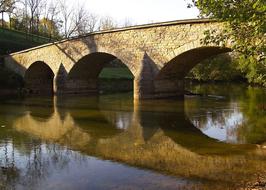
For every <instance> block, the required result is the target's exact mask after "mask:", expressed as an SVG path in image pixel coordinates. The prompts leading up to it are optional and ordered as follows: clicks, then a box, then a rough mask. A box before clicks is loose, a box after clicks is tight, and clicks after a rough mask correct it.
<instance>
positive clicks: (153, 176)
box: [0, 84, 266, 190]
mask: <svg viewBox="0 0 266 190" xmlns="http://www.w3.org/2000/svg"><path fill="white" fill-rule="evenodd" d="M187 89H188V90H190V91H192V92H193V93H197V94H201V95H200V96H186V97H185V100H184V101H183V100H176V99H170V100H145V101H141V102H137V101H133V98H132V95H131V94H130V93H129V94H117V95H101V96H98V97H71V96H69V97H50V98H49V97H35V98H12V99H11V98H5V99H4V98H2V99H1V100H0V189H23V190H24V189H25V190H30V189H34V190H35V189H38V190H39V189H40V190H42V189H43V190H46V189H50V190H51V189H54V190H61V189H64V190H67V189H79V190H83V189H84V190H85V189H100V190H101V189H145V190H146V189H151V190H153V189H160V190H161V189H167V190H168V189H170V190H171V189H207V190H208V189H210V190H211V189H238V188H241V187H244V186H245V185H247V183H248V182H250V181H253V180H256V179H258V178H259V177H265V176H266V90H265V89H263V88H259V87H247V86H245V85H233V84H229V85H221V84H220V85H214V84H213V85H211V84H208V85H189V86H188V87H187Z"/></svg>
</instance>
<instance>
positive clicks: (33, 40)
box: [0, 28, 50, 55]
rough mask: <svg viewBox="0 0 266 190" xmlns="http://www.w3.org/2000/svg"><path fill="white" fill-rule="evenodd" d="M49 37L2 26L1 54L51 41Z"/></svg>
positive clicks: (0, 34)
mask: <svg viewBox="0 0 266 190" xmlns="http://www.w3.org/2000/svg"><path fill="white" fill-rule="evenodd" d="M49 42H50V39H49V38H44V37H41V36H37V35H32V34H26V33H23V32H19V31H16V30H9V29H5V28H0V55H4V54H8V53H12V52H16V51H21V50H24V49H28V48H32V47H35V46H38V45H42V44H45V43H49Z"/></svg>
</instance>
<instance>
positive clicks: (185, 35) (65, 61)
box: [5, 20, 229, 99]
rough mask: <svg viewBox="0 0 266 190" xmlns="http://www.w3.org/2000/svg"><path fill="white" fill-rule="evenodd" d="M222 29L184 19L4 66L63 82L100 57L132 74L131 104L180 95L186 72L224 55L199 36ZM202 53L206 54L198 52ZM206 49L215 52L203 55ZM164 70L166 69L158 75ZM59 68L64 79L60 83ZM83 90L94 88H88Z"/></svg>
mask: <svg viewBox="0 0 266 190" xmlns="http://www.w3.org/2000/svg"><path fill="white" fill-rule="evenodd" d="M222 26H223V24H222V23H219V22H214V21H211V20H187V21H174V22H168V23H158V24H151V25H144V26H136V27H129V28H124V29H117V30H112V31H105V32H96V33H91V34H88V35H85V36H80V37H77V38H74V39H71V40H64V41H61V42H57V43H53V44H48V45H44V46H40V47H37V48H33V49H29V50H25V51H22V52H18V53H14V54H11V55H10V56H8V57H6V58H5V64H6V65H7V66H8V67H9V68H11V69H12V70H13V71H15V72H17V73H19V74H20V75H21V76H25V73H26V72H27V69H28V68H29V67H30V66H31V65H32V64H34V63H36V62H40V61H41V62H44V63H46V64H47V65H48V66H49V67H50V68H51V70H52V71H53V72H54V75H55V78H57V75H60V80H58V81H65V80H67V77H68V73H69V72H70V71H71V69H72V68H73V67H74V65H75V64H78V63H79V60H81V59H82V58H83V57H84V56H90V55H93V54H95V53H105V54H108V55H112V56H114V57H116V58H118V59H120V60H121V61H122V62H123V63H124V64H125V65H126V66H127V67H128V68H129V70H130V71H131V72H132V74H133V75H134V77H135V81H134V94H135V98H136V99H138V98H153V97H167V96H169V95H170V94H171V95H174V94H175V95H177V94H179V95H181V94H183V85H182V78H183V75H184V73H185V72H187V70H189V69H191V68H192V67H194V66H195V65H196V64H197V63H198V62H199V61H201V60H203V59H205V58H207V57H209V56H213V55H216V54H219V53H223V52H227V51H229V49H227V48H220V47H217V46H208V47H206V46H204V45H202V44H201V39H202V38H204V31H206V30H208V29H218V30H219V29H221V28H222ZM204 48H207V49H206V50H207V51H203V50H204ZM212 48H213V49H214V50H215V51H209V50H210V49H212ZM190 50H194V51H190ZM183 55H185V56H183ZM199 55H202V56H199ZM179 56H180V57H182V56H183V57H182V59H176V58H178V57H179ZM193 57H194V58H195V59H194V58H193ZM186 60H188V62H187V61H186ZM95 61H96V60H95ZM88 64H91V66H90V70H91V71H90V72H92V73H93V71H94V65H93V64H94V63H93V60H91V61H90V63H88ZM167 65H170V66H171V65H173V66H171V67H170V66H168V67H167ZM164 68H167V69H166V70H165V71H164V72H161V71H163V70H164ZM182 68H186V69H185V70H184V69H182ZM62 69H63V70H64V72H65V75H64V76H65V77H66V79H65V80H64V79H62V76H63V75H62V74H61V71H60V70H62ZM95 69H96V66H95ZM183 70H184V71H183ZM175 71H176V72H175ZM177 71H178V72H177ZM180 73H182V74H183V75H181V74H180ZM181 76H182V77H181ZM165 78H167V80H165ZM84 80H87V79H84ZM90 80H91V79H90ZM82 84H84V82H82ZM54 85H55V87H54V89H55V91H56V89H57V86H63V85H62V84H60V83H58V82H55V83H54ZM72 85H73V88H78V86H79V85H81V84H80V82H77V83H76V84H74V83H72ZM83 86H84V85H83ZM88 86H92V87H93V89H94V90H95V89H96V88H95V86H94V85H88ZM61 89H63V88H61ZM93 89H92V90H93ZM70 91H71V90H70ZM61 93H63V91H62V92H61Z"/></svg>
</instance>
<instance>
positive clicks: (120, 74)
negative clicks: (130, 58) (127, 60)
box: [100, 67, 133, 79]
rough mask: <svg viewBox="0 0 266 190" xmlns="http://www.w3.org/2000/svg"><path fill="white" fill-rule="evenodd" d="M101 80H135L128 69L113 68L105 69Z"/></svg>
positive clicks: (101, 74)
mask: <svg viewBox="0 0 266 190" xmlns="http://www.w3.org/2000/svg"><path fill="white" fill-rule="evenodd" d="M100 78H101V79H133V75H132V73H131V72H130V71H129V69H128V68H126V67H123V68H112V67H106V68H103V70H102V72H101V73H100Z"/></svg>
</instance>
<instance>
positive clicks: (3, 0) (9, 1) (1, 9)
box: [0, 0, 18, 26]
mask: <svg viewBox="0 0 266 190" xmlns="http://www.w3.org/2000/svg"><path fill="white" fill-rule="evenodd" d="M17 2H18V0H0V13H1V14H2V26H3V25H4V13H9V14H11V13H13V11H14V9H15V4H16V3H17Z"/></svg>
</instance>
